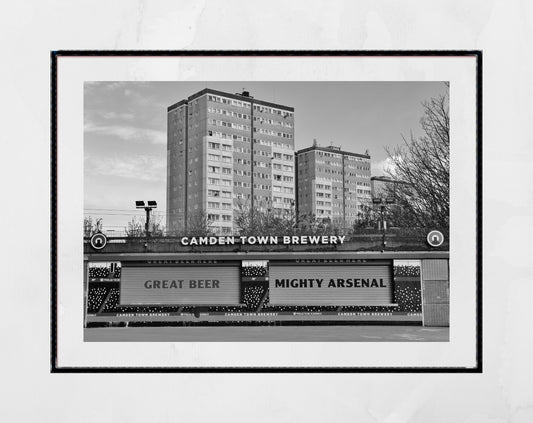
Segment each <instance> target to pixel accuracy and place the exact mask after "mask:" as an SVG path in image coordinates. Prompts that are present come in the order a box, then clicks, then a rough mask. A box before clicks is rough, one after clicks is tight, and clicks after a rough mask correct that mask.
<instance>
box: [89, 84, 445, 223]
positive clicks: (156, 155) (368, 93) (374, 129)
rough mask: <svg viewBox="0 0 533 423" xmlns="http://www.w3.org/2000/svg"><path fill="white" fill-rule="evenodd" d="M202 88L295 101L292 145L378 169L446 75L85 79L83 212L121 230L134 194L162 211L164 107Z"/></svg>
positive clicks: (415, 124)
mask: <svg viewBox="0 0 533 423" xmlns="http://www.w3.org/2000/svg"><path fill="white" fill-rule="evenodd" d="M204 88H212V89H215V90H219V91H225V92H229V93H237V92H242V91H243V90H247V91H249V92H250V95H252V96H253V97H255V98H256V99H259V100H264V101H268V102H272V103H277V104H282V105H286V106H291V107H294V121H295V123H294V140H295V149H296V150H299V149H301V148H305V147H309V146H311V145H312V143H313V139H315V138H316V140H317V142H318V144H319V145H322V146H328V145H331V144H333V145H336V146H340V147H341V148H342V149H343V150H347V151H351V152H355V153H364V152H365V151H366V150H368V151H369V153H370V155H371V174H372V176H380V175H383V174H384V173H383V169H384V167H386V159H387V152H386V150H385V148H386V147H389V148H391V149H393V148H394V147H395V146H398V145H401V144H402V143H403V139H402V136H405V137H406V138H409V137H410V135H411V133H413V135H414V136H419V135H421V128H420V118H421V117H422V115H423V107H422V102H423V101H425V100H428V99H430V98H431V97H436V96H438V95H441V94H444V93H446V92H447V89H448V88H447V86H446V84H445V83H444V82H441V81H437V82H316V81H313V82H255V81H254V82H86V83H85V86H84V216H86V217H92V219H93V221H94V220H96V219H97V218H102V219H103V220H102V223H103V228H104V230H107V231H109V230H115V231H117V232H120V231H124V227H125V226H127V223H128V222H129V221H130V220H131V219H132V217H133V216H139V218H142V221H144V211H142V210H141V211H137V210H135V203H134V202H135V200H145V201H146V200H156V201H157V203H158V208H157V210H156V214H158V215H159V217H160V218H161V220H162V222H163V223H164V220H165V210H166V160H167V159H166V142H167V135H166V131H167V113H166V112H167V107H168V106H170V105H172V104H174V103H176V102H178V101H180V100H182V99H185V98H187V97H189V96H190V95H191V94H194V93H196V92H198V91H200V90H202V89H204Z"/></svg>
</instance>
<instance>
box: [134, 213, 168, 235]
mask: <svg viewBox="0 0 533 423" xmlns="http://www.w3.org/2000/svg"><path fill="white" fill-rule="evenodd" d="M161 221H162V217H161V215H160V214H159V213H156V212H153V213H152V214H151V215H150V235H151V236H163V234H164V226H163V225H162V223H161ZM145 223H146V222H145V221H144V219H143V218H141V217H140V216H134V217H132V218H131V220H130V221H129V222H128V226H127V227H125V228H124V231H125V232H126V236H127V237H131V238H135V237H143V236H146V233H145Z"/></svg>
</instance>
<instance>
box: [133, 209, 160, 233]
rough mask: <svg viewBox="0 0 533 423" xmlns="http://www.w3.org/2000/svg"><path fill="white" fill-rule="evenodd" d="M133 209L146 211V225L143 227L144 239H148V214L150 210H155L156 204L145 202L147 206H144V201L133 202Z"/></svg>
mask: <svg viewBox="0 0 533 423" xmlns="http://www.w3.org/2000/svg"><path fill="white" fill-rule="evenodd" d="M135 208H137V209H144V210H145V211H146V223H145V225H144V230H145V233H146V237H149V236H150V212H151V211H152V209H156V208H157V202H156V201H147V204H145V203H144V201H135Z"/></svg>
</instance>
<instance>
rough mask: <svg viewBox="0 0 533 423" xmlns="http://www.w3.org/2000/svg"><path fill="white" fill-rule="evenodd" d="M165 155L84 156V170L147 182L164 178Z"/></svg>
mask: <svg viewBox="0 0 533 423" xmlns="http://www.w3.org/2000/svg"><path fill="white" fill-rule="evenodd" d="M166 165H167V163H166V157H159V156H146V155H143V156H125V157H103V158H102V157H99V158H98V159H96V158H94V157H92V156H88V157H86V158H85V163H84V166H85V170H86V172H87V173H88V174H90V175H93V176H114V177H119V178H127V179H137V180H141V181H147V182H161V181H165V180H166Z"/></svg>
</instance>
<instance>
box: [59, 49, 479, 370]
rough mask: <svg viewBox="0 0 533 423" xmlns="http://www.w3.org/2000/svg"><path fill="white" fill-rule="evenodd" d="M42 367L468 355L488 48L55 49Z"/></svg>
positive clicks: (453, 360)
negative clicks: (47, 318)
mask: <svg viewBox="0 0 533 423" xmlns="http://www.w3.org/2000/svg"><path fill="white" fill-rule="evenodd" d="M51 107H52V158H51V159H52V168H53V172H52V210H53V214H52V247H53V249H52V281H51V284H52V315H51V331H52V344H51V365H52V371H54V372H79V371H85V372H87V371H88V372H103V371H105V372H109V371H113V372H250V371H255V372H289V371H290V372H480V371H481V369H482V355H481V351H482V349H481V346H482V344H481V341H482V338H481V334H482V328H481V313H482V308H481V277H482V275H481V266H480V262H481V231H480V229H479V228H480V227H481V209H480V208H481V202H480V199H481V172H480V170H481V133H482V132H481V52H479V51H416V52H415V51H388V52H387V51H328V52H326V51H314V52H313V51H300V52H299V51H290V52H289V51H281V52H273V51H216V52H215V51H204V52H200V51H168V52H166V51H165V52H162V51H154V52H150V51H85V52H83V51H58V52H53V53H52V105H51Z"/></svg>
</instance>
